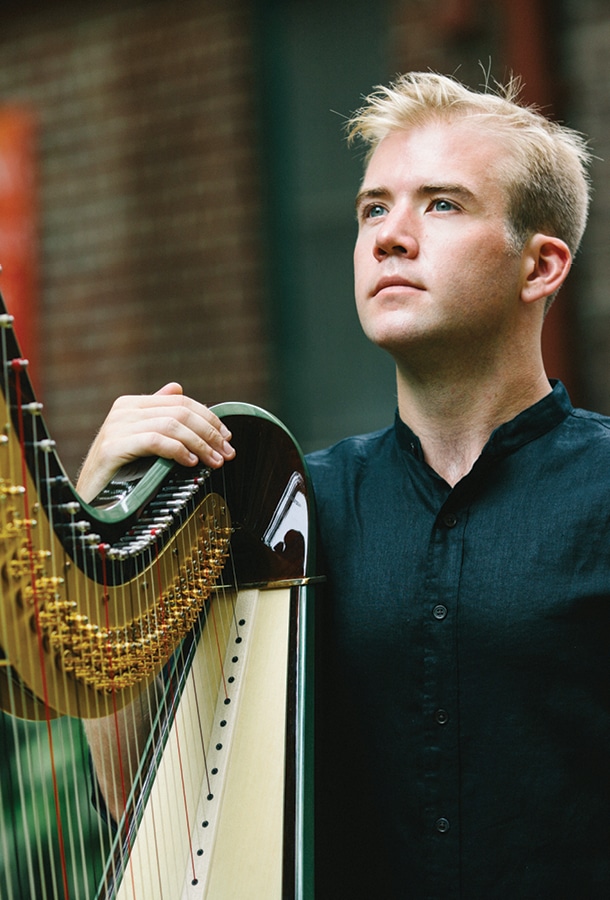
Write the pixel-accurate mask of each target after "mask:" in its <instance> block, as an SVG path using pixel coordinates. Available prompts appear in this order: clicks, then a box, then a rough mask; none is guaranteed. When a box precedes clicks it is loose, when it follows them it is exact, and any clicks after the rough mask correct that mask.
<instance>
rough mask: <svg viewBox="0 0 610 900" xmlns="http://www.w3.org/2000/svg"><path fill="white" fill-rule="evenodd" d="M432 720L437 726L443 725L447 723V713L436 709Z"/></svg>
mask: <svg viewBox="0 0 610 900" xmlns="http://www.w3.org/2000/svg"><path fill="white" fill-rule="evenodd" d="M434 718H435V719H436V721H437V722H438V724H439V725H445V724H446V723H447V722H448V721H449V713H448V712H447V710H446V709H437V710H436V712H435V713H434Z"/></svg>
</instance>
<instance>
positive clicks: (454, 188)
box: [416, 184, 475, 200]
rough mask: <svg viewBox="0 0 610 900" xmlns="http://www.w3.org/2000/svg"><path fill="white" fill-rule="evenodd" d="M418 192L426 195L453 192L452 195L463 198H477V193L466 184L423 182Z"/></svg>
mask: <svg viewBox="0 0 610 900" xmlns="http://www.w3.org/2000/svg"><path fill="white" fill-rule="evenodd" d="M416 193H418V194H421V195H422V196H424V197H430V196H432V195H434V194H451V196H452V197H461V198H462V199H463V200H474V199H475V195H474V194H473V193H472V191H471V190H470V189H469V188H467V187H466V185H464V184H422V186H421V187H420V188H418V190H417V191H416Z"/></svg>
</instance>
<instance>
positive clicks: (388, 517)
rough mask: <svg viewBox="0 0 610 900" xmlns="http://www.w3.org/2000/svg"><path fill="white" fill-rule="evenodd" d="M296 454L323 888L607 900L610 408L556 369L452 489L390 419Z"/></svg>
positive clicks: (443, 899)
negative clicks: (311, 563) (302, 504)
mask: <svg viewBox="0 0 610 900" xmlns="http://www.w3.org/2000/svg"><path fill="white" fill-rule="evenodd" d="M308 463H309V467H310V471H311V475H312V479H313V483H314V487H315V495H316V504H317V515H318V523H319V532H320V543H321V548H322V554H323V555H322V563H321V566H322V569H323V570H324V573H325V574H326V576H327V585H326V590H325V593H324V595H323V596H322V598H321V599H320V602H319V604H318V625H319V628H318V635H317V640H318V643H317V651H316V652H317V664H318V668H317V693H316V698H317V700H316V702H317V710H318V717H317V722H316V727H317V734H316V743H317V847H318V859H317V873H318V890H317V893H316V898H317V900H327V898H328V900H331V898H332V900H334V898H339V897H341V898H343V897H345V898H367V900H373V898H375V900H376V898H380V900H381V898H383V900H391V898H401V900H422V898H439V900H450V898H457V897H460V898H463V900H525V898H527V900H530V898H531V900H534V898H536V900H538V898H547V897H548V898H559V897H566V898H567V897H569V898H572V897H574V898H576V897H578V898H600V900H601V898H603V900H607V898H608V897H610V678H609V675H610V419H607V418H605V417H603V416H600V415H597V414H594V413H590V412H586V411H583V410H578V409H574V408H573V407H572V405H571V403H570V401H569V398H568V396H567V394H566V392H565V390H564V388H563V387H562V385H560V384H556V385H555V386H554V389H553V392H552V393H551V394H549V395H548V396H547V397H545V398H544V399H543V400H541V401H540V402H539V403H537V404H536V405H535V406H533V407H531V408H530V409H528V410H526V411H525V412H523V413H521V414H520V415H519V416H517V417H516V418H515V419H514V420H512V421H511V422H508V423H506V424H504V425H502V426H501V427H499V428H498V429H496V431H494V433H493V434H492V436H491V438H490V440H489V442H488V444H487V445H486V447H485V448H484V450H483V452H482V454H481V456H480V457H479V459H478V460H477V462H476V463H475V465H474V466H473V468H472V470H471V472H470V473H469V474H468V475H467V476H465V477H464V478H463V479H462V480H461V481H460V482H459V483H458V484H457V485H456V486H455V488H453V489H451V488H450V487H449V485H447V484H446V482H445V481H444V480H443V479H442V478H440V477H439V476H438V475H437V474H436V473H435V472H434V471H433V470H432V469H431V468H430V467H429V466H428V465H427V463H426V462H425V461H424V459H423V455H422V450H421V445H420V442H419V440H418V439H417V437H416V436H415V435H414V434H413V432H412V431H411V430H410V429H409V428H408V427H407V425H406V424H404V423H403V422H402V421H401V420H400V419H399V418H398V417H397V419H396V422H395V425H394V427H392V428H389V429H387V430H385V431H382V432H378V433H375V434H372V435H366V436H362V437H354V438H350V439H348V440H346V441H343V442H341V443H339V444H338V445H336V446H334V447H332V448H330V449H328V450H325V451H320V452H318V453H315V454H312V455H310V456H309V458H308Z"/></svg>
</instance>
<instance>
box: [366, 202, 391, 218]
mask: <svg viewBox="0 0 610 900" xmlns="http://www.w3.org/2000/svg"><path fill="white" fill-rule="evenodd" d="M385 214H386V208H385V206H381V204H379V203H372V204H371V205H370V206H369V207H367V208H366V209H365V211H364V217H365V219H377V218H379V216H385Z"/></svg>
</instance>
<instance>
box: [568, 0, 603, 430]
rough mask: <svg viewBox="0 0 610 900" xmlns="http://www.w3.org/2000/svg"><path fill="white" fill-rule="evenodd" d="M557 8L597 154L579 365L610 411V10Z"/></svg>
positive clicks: (578, 110)
mask: <svg viewBox="0 0 610 900" xmlns="http://www.w3.org/2000/svg"><path fill="white" fill-rule="evenodd" d="M560 12H561V13H562V17H561V59H562V64H563V75H564V79H565V81H566V83H567V84H568V85H569V92H568V96H567V104H566V105H567V110H566V112H567V115H568V116H569V121H570V124H572V125H573V126H574V127H575V128H578V129H579V130H581V131H583V132H584V133H585V134H587V135H588V137H589V139H590V142H591V146H592V149H593V152H594V154H595V156H596V159H595V161H594V163H593V167H592V177H593V186H594V196H593V203H592V207H591V214H590V218H589V224H588V227H587V231H586V234H585V239H584V241H583V247H582V250H581V252H580V254H579V255H578V256H577V258H576V262H575V266H574V269H573V272H572V275H571V276H570V277H571V278H572V280H573V284H574V286H575V292H576V298H577V299H576V304H575V305H576V310H577V315H578V325H579V331H580V343H581V348H582V350H581V354H580V367H581V371H582V378H583V384H584V389H585V402H586V405H588V406H591V407H593V408H594V409H599V410H600V411H602V412H604V413H606V414H610V291H609V290H608V285H609V284H610V251H609V247H610V67H609V66H608V59H609V58H610V8H609V7H608V4H607V2H606V0H563V2H562V3H561V4H560Z"/></svg>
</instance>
